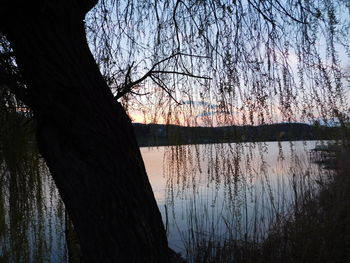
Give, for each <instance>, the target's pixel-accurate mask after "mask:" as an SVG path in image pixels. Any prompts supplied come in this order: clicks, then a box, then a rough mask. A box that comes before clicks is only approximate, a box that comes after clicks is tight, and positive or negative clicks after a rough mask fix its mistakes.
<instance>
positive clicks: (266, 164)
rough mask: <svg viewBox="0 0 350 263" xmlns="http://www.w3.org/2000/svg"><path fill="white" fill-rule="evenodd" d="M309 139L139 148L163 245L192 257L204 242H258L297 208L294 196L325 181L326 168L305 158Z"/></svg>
mask: <svg viewBox="0 0 350 263" xmlns="http://www.w3.org/2000/svg"><path fill="white" fill-rule="evenodd" d="M315 144H316V142H265V143H239V144H235V143H233V144H203V145H183V146H171V147H159V148H150V149H146V148H144V149H142V153H143V157H144V158H145V164H146V168H147V171H148V174H149V176H150V180H151V184H152V186H153V189H154V191H155V195H156V198H157V201H158V204H159V208H160V210H161V212H162V215H163V219H164V221H165V223H166V225H167V231H168V237H169V245H170V246H171V247H172V248H173V249H175V250H177V251H180V252H182V254H183V255H187V256H186V257H187V259H188V260H189V261H190V262H191V255H193V254H194V253H193V252H194V251H195V250H198V248H199V246H202V245H203V242H204V243H208V242H211V243H216V244H220V243H221V242H224V241H225V240H236V239H239V240H250V241H251V240H254V241H257V242H258V241H259V240H262V239H263V238H264V237H265V236H266V233H267V230H268V228H269V227H270V226H271V225H272V224H273V223H275V222H276V220H280V219H282V216H283V215H285V214H287V213H291V211H293V210H292V209H291V208H295V209H298V200H303V197H304V196H305V195H308V198H311V197H312V196H313V195H314V194H315V193H316V192H317V184H315V183H314V182H315V179H317V180H324V179H325V178H326V177H325V176H323V174H324V173H327V171H325V170H322V169H321V168H320V167H319V166H317V165H315V164H314V163H311V162H310V161H309V156H308V154H309V150H310V149H313V148H314V147H315ZM151 160H152V161H151ZM155 160H158V162H157V161H155ZM161 160H163V162H162V165H161V164H160V163H161ZM160 171H162V172H160ZM161 174H163V176H160V175H161Z"/></svg>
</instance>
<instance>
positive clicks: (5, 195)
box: [0, 122, 65, 263]
mask: <svg viewBox="0 0 350 263" xmlns="http://www.w3.org/2000/svg"><path fill="white" fill-rule="evenodd" d="M3 128H4V127H3ZM7 128H8V129H11V130H7V131H3V130H2V133H1V146H0V155H1V156H0V157H1V158H0V160H1V165H0V167H1V170H0V262H4V263H6V262H16V263H17V262H35V263H40V262H65V254H64V251H65V238H64V222H65V221H64V215H65V212H64V206H63V203H62V202H61V200H60V198H59V196H58V193H57V190H56V187H55V185H54V182H53V181H52V179H51V177H50V176H49V173H48V170H47V168H46V166H45V164H44V163H43V161H42V160H41V159H40V157H39V155H38V153H37V150H36V148H35V147H34V146H33V145H34V143H33V141H34V138H33V136H32V133H30V132H28V130H27V129H28V126H26V125H23V123H20V122H19V123H17V125H15V126H10V125H8V126H7Z"/></svg>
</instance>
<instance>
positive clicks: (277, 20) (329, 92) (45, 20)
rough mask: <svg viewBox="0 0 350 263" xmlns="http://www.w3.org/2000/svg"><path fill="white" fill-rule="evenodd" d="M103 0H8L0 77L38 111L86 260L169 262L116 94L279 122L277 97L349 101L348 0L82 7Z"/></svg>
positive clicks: (308, 113) (309, 113)
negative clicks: (344, 64) (345, 68)
mask: <svg viewBox="0 0 350 263" xmlns="http://www.w3.org/2000/svg"><path fill="white" fill-rule="evenodd" d="M97 2H98V1H91V0H62V1H50V0H32V1H24V0H12V1H10V0H0V33H1V35H0V37H1V43H0V44H1V48H0V55H1V56H0V63H1V71H0V78H1V79H0V81H1V82H0V85H1V88H2V89H3V90H9V92H10V93H11V94H15V95H16V98H17V99H18V100H21V101H22V102H23V103H25V104H26V105H27V106H29V107H30V109H31V110H32V112H33V114H34V117H35V119H36V121H37V141H38V145H39V149H40V152H41V154H42V156H43V157H44V158H45V160H46V163H47V165H48V167H49V169H50V171H51V173H52V176H53V178H54V180H55V182H56V184H57V187H58V189H59V192H60V194H61V196H62V199H63V201H64V203H65V205H66V208H67V210H68V212H69V215H70V217H71V219H72V221H73V223H74V227H75V229H76V231H77V234H78V237H79V240H80V244H81V247H82V253H83V257H84V261H85V262H115V261H116V260H119V261H121V262H167V261H168V260H169V252H168V247H167V240H166V235H165V231H164V227H163V223H162V220H161V216H160V213H159V210H158V208H157V205H156V202H155V199H154V196H153V193H152V189H151V186H150V184H149V182H148V178H147V175H146V172H145V168H144V165H143V161H142V158H141V155H140V151H139V149H138V145H137V142H136V139H135V135H134V132H133V129H132V126H131V121H130V119H129V117H128V115H127V114H126V112H125V110H124V108H123V107H122V106H121V103H120V102H118V100H119V101H121V102H122V103H123V105H127V106H133V105H135V101H133V100H132V98H133V97H134V96H136V98H139V96H140V95H139V94H140V93H141V94H150V95H152V96H148V97H146V99H145V100H149V101H151V102H152V103H154V102H155V103H154V105H156V112H158V111H159V110H158V109H159V105H163V104H164V103H165V104H164V105H166V107H162V109H161V112H162V114H163V115H164V116H165V118H166V119H168V120H169V119H170V121H174V122H176V120H177V119H178V118H179V114H182V113H183V112H185V113H187V114H190V115H191V114H193V108H195V107H196V106H198V107H206V110H207V112H204V113H206V114H207V115H208V116H209V115H210V113H211V112H210V110H212V109H213V108H215V112H214V113H220V114H219V115H221V116H222V115H224V118H223V119H219V120H218V121H217V123H218V124H222V123H226V124H237V123H243V124H246V123H251V124H254V123H256V122H258V123H265V122H273V120H274V119H273V117H272V115H273V113H274V111H275V110H274V109H276V108H277V109H278V111H279V113H280V115H281V116H282V119H283V120H287V121H292V120H295V119H297V117H298V116H299V117H300V118H302V119H304V120H305V119H307V118H312V117H315V116H316V117H323V118H325V119H326V118H328V117H332V116H333V115H334V112H336V111H338V109H339V111H340V112H344V109H347V102H346V100H344V93H345V92H344V85H343V82H344V79H343V69H342V61H341V59H340V55H339V53H338V51H337V50H336V49H337V47H340V46H341V48H342V54H343V53H344V54H350V52H349V50H350V49H349V45H348V44H347V43H348V41H347V40H348V34H347V32H348V31H349V28H350V27H349V26H348V25H349V21H348V20H347V17H345V16H344V15H342V14H339V12H340V11H342V10H349V9H350V6H349V3H348V1H346V0H334V1H324V0H318V1H307V0H305V1H276V0H267V1H257V0H247V1H243V0H242V1H217V0H208V1H190V0H177V1H170V0H163V1H161V0H159V1H158V0H156V1H148V0H140V1H136V0H135V1H134V0H126V1H117V0H101V1H99V3H98V5H97V6H96V8H94V9H93V11H91V12H90V13H89V14H88V16H86V14H87V12H89V10H90V9H92V8H93V7H94V6H95V5H96V4H97ZM339 25H341V26H339ZM86 33H87V34H88V41H87V38H86ZM5 38H6V39H5ZM88 42H89V44H90V47H91V48H92V51H93V54H94V56H93V55H92V53H91V51H90V49H89V45H88ZM323 42H324V43H325V45H324V47H322V46H321V48H320V45H319V43H323ZM8 43H10V47H9V46H8ZM151 43H152V45H151ZM125 49H126V51H125ZM291 54H292V55H293V56H294V60H295V61H294V62H295V63H294V65H290V60H291V59H290V57H291V56H292V55H291ZM323 54H325V55H324V56H323ZM96 61H97V63H96ZM293 67H294V69H295V70H296V71H297V72H294V73H293ZM17 69H18V70H19V71H17ZM101 72H102V74H101ZM210 80H211V81H210ZM3 83H5V84H3ZM155 87H156V88H155ZM197 88H198V89H197ZM154 90H156V92H153V91H154ZM112 92H113V93H112ZM154 94H155V95H154ZM153 95H154V96H153ZM275 101H277V103H275ZM210 102H215V105H211V104H210ZM15 103H16V102H15ZM180 106H181V107H180ZM183 108H185V109H183ZM179 109H182V110H179ZM204 115H205V114H204ZM183 119H185V120H189V119H190V118H188V119H186V116H185V117H183ZM238 119H239V120H240V121H237V120H238ZM187 124H189V125H196V124H197V123H196V120H195V121H194V122H190V121H189V122H188V123H187ZM207 124H209V125H211V124H212V122H208V123H207Z"/></svg>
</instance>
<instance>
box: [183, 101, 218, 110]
mask: <svg viewBox="0 0 350 263" xmlns="http://www.w3.org/2000/svg"><path fill="white" fill-rule="evenodd" d="M180 103H181V104H183V105H194V106H200V107H205V108H209V109H218V108H219V105H217V104H212V103H209V102H206V101H195V100H186V101H180Z"/></svg>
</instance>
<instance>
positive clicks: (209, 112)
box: [196, 110, 230, 118]
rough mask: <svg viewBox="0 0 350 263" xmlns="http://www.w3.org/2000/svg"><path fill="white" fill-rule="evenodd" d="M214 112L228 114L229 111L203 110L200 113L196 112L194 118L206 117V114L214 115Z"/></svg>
mask: <svg viewBox="0 0 350 263" xmlns="http://www.w3.org/2000/svg"><path fill="white" fill-rule="evenodd" d="M215 114H230V113H229V112H228V111H224V110H221V111H205V112H202V113H201V114H198V115H197V116H196V118H198V117H208V116H211V115H215Z"/></svg>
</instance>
